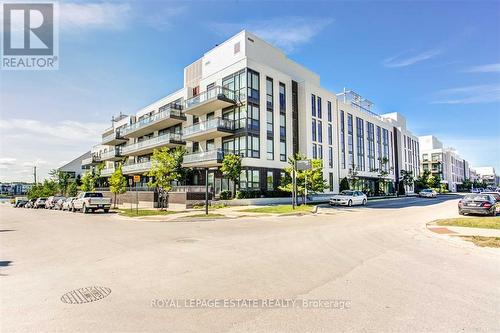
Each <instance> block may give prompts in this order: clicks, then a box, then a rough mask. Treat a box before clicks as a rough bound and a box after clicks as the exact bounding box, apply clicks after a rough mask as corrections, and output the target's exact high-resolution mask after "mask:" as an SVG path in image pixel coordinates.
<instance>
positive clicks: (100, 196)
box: [85, 192, 102, 198]
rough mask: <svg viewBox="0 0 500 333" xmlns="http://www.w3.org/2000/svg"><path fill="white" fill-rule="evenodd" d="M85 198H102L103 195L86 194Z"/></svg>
mask: <svg viewBox="0 0 500 333" xmlns="http://www.w3.org/2000/svg"><path fill="white" fill-rule="evenodd" d="M85 198H102V193H94V192H89V193H85Z"/></svg>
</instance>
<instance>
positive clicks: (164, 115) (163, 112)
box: [120, 104, 184, 136]
mask: <svg viewBox="0 0 500 333" xmlns="http://www.w3.org/2000/svg"><path fill="white" fill-rule="evenodd" d="M171 116H176V117H184V113H183V112H182V105H180V104H169V105H166V106H163V107H161V108H160V110H159V112H158V113H155V114H153V115H152V116H150V117H147V118H144V119H141V120H139V121H138V122H136V123H134V124H131V125H128V126H126V127H124V128H122V129H121V130H120V134H121V135H122V136H125V135H127V134H129V133H132V132H135V131H137V130H139V129H141V128H144V127H147V126H149V125H151V124H153V123H156V122H158V121H161V120H164V119H168V118H170V117H171Z"/></svg>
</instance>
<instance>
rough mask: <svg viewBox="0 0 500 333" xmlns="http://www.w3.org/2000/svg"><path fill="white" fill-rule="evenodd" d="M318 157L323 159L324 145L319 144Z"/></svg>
mask: <svg viewBox="0 0 500 333" xmlns="http://www.w3.org/2000/svg"><path fill="white" fill-rule="evenodd" d="M318 158H319V159H320V160H322V159H323V146H322V145H318Z"/></svg>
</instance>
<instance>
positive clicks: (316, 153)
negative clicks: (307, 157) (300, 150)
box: [312, 143, 318, 159]
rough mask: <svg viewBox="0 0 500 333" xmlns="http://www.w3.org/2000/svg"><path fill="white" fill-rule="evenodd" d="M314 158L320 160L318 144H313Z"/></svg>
mask: <svg viewBox="0 0 500 333" xmlns="http://www.w3.org/2000/svg"><path fill="white" fill-rule="evenodd" d="M312 147H313V158H314V159H316V158H318V145H317V144H316V143H313V145H312Z"/></svg>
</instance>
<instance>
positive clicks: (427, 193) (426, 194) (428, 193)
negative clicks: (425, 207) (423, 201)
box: [418, 188, 438, 198]
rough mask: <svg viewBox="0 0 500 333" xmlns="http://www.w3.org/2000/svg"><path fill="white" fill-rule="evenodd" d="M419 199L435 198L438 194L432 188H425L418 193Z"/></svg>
mask: <svg viewBox="0 0 500 333" xmlns="http://www.w3.org/2000/svg"><path fill="white" fill-rule="evenodd" d="M418 196H419V197H421V198H437V196H438V194H437V192H436V191H435V190H433V189H432V188H426V189H424V190H422V191H420V192H419V193H418Z"/></svg>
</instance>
